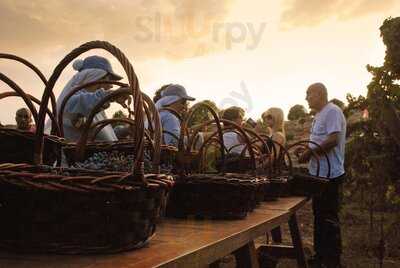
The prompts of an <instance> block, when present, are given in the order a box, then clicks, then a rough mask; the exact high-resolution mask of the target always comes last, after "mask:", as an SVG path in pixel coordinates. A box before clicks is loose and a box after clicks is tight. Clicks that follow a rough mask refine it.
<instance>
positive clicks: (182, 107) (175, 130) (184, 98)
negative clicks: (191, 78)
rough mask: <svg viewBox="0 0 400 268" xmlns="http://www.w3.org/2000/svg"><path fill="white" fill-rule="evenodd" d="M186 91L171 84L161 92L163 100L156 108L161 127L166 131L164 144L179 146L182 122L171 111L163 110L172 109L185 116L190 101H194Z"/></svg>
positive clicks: (159, 101)
mask: <svg viewBox="0 0 400 268" xmlns="http://www.w3.org/2000/svg"><path fill="white" fill-rule="evenodd" d="M194 100H195V98H193V97H190V96H189V95H188V94H187V92H186V89H185V88H184V87H183V86H181V85H177V84H171V85H169V86H167V87H166V88H165V89H163V90H162V91H161V98H160V99H159V100H158V101H157V102H156V108H157V110H158V111H159V113H160V120H161V125H162V128H163V131H164V135H163V139H164V144H167V145H173V146H177V145H178V139H177V138H178V137H179V136H180V133H181V122H180V121H179V118H178V117H177V116H176V115H175V114H173V113H172V112H171V111H168V110H163V108H170V109H172V110H174V111H176V112H177V113H178V114H183V113H184V112H185V111H186V110H187V107H188V103H187V102H188V101H194Z"/></svg>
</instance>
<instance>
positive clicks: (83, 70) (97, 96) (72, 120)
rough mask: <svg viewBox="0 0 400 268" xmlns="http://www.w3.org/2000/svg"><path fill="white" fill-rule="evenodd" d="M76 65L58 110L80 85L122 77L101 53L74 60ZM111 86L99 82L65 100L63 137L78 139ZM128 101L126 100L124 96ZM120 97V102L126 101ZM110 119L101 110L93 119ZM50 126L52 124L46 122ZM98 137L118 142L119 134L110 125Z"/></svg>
mask: <svg viewBox="0 0 400 268" xmlns="http://www.w3.org/2000/svg"><path fill="white" fill-rule="evenodd" d="M73 68H74V69H75V70H76V71H78V73H76V74H75V75H74V76H73V77H72V78H71V80H70V81H69V82H68V83H67V85H66V86H65V87H64V89H63V91H62V92H61V94H60V96H59V97H58V99H57V112H60V108H61V103H62V102H63V100H64V98H65V97H66V96H67V95H68V94H69V93H70V92H71V91H72V90H73V89H74V88H76V87H77V86H80V85H83V84H86V83H91V82H96V81H100V80H102V81H103V80H104V81H107V80H111V81H118V80H121V79H122V77H121V76H120V75H118V74H116V73H115V72H114V71H113V69H112V67H111V64H110V62H109V61H108V60H107V59H106V58H104V57H100V56H89V57H87V58H85V59H84V60H80V59H78V60H76V61H75V62H74V63H73ZM111 88H112V86H111V85H108V84H98V85H94V86H90V87H86V88H85V89H82V90H80V91H78V92H77V93H75V94H74V95H73V96H72V97H71V98H70V99H69V100H68V102H67V103H66V105H65V110H64V114H63V122H64V123H63V130H64V137H65V138H66V139H67V140H69V141H77V140H78V139H79V138H80V136H81V131H82V129H81V126H82V125H83V122H84V120H85V118H86V117H87V116H89V114H90V112H91V111H92V109H93V108H94V107H95V106H96V104H97V103H99V102H100V101H101V100H102V99H103V98H104V97H105V96H107V95H108V94H109V93H110V92H111V91H110V89H111ZM124 100H125V99H124ZM124 100H122V99H119V100H118V102H120V103H121V102H124ZM104 119H107V116H106V114H105V111H104V110H102V111H100V112H99V113H98V114H96V116H95V117H94V119H93V122H98V121H102V120H104ZM47 125H50V124H47ZM96 140H101V141H116V140H118V138H117V136H116V135H115V133H114V130H113V128H112V127H111V126H106V127H105V128H103V129H102V130H101V131H100V133H99V134H98V135H97V137H96Z"/></svg>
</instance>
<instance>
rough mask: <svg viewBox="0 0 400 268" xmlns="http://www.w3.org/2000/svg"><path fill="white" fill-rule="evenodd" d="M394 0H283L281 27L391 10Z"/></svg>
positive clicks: (292, 26)
mask: <svg viewBox="0 0 400 268" xmlns="http://www.w3.org/2000/svg"><path fill="white" fill-rule="evenodd" d="M395 3H396V1H395V0H385V1H376V0H353V1H347V0H285V2H284V4H285V6H286V8H285V10H284V11H283V13H282V15H281V26H282V27H283V28H296V27H299V26H315V25H318V24H320V23H321V22H323V21H325V20H328V19H332V18H334V19H337V20H344V19H351V18H355V17H362V16H365V15H368V14H371V13H383V12H387V11H391V10H392V9H393V7H394V6H395Z"/></svg>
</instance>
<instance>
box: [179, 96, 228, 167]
mask: <svg viewBox="0 0 400 268" xmlns="http://www.w3.org/2000/svg"><path fill="white" fill-rule="evenodd" d="M201 108H203V109H204V108H205V109H206V110H207V111H208V112H210V113H211V115H212V117H213V118H214V120H213V122H215V124H216V125H217V129H218V136H219V139H220V140H223V133H222V126H221V120H220V118H219V116H218V113H217V112H216V111H215V110H214V108H212V107H211V106H210V105H208V104H206V103H203V102H200V103H197V104H195V105H194V106H193V107H192V108H191V109H190V111H189V113H188V115H187V117H186V118H185V119H184V120H183V123H182V129H181V133H180V138H179V143H178V149H179V153H180V154H181V155H180V157H178V159H180V158H183V157H184V154H185V153H184V151H185V149H184V134H185V133H189V131H188V128H189V126H188V125H189V122H190V120H191V119H192V118H193V116H194V115H195V113H196V112H197V111H198V110H199V109H201ZM196 134H197V133H193V135H192V137H190V136H189V135H188V146H187V149H186V153H190V150H191V146H192V143H193V140H194V139H195V137H196ZM222 144H223V143H222ZM220 150H221V157H222V162H223V163H224V162H225V148H224V147H223V146H221V148H220Z"/></svg>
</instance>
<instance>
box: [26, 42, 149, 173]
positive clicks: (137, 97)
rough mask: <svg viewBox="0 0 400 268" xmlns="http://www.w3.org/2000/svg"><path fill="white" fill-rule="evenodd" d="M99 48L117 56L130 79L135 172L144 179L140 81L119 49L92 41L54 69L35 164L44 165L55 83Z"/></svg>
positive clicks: (41, 118)
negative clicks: (48, 114) (47, 116)
mask: <svg viewBox="0 0 400 268" xmlns="http://www.w3.org/2000/svg"><path fill="white" fill-rule="evenodd" d="M97 48H99V49H104V50H106V51H108V52H109V53H111V54H112V55H113V56H115V57H116V58H117V59H118V61H119V62H120V63H121V65H122V67H123V68H124V70H125V73H126V75H127V77H128V83H129V87H130V90H131V92H132V95H133V101H134V109H135V111H134V112H135V119H136V129H135V133H134V134H135V135H134V138H135V149H134V150H135V151H134V155H135V156H136V161H135V167H134V170H135V175H137V176H140V177H141V178H142V179H143V178H144V174H143V173H144V165H143V153H144V140H143V136H144V135H143V132H144V122H143V101H142V94H140V88H139V81H138V79H137V76H136V74H135V71H134V69H133V67H132V65H131V64H130V62H129V60H128V58H127V57H126V56H125V55H124V54H123V53H122V51H121V50H119V49H118V48H117V47H115V46H113V45H112V44H110V43H108V42H105V41H92V42H88V43H85V44H83V45H81V46H80V47H78V48H76V49H74V50H73V51H71V52H70V53H69V54H68V55H67V56H65V57H64V59H63V60H61V62H60V63H59V64H58V65H57V66H56V68H55V69H54V71H53V74H52V75H51V76H50V78H49V80H48V83H47V86H46V89H45V91H44V93H43V96H42V105H41V107H40V111H39V124H38V129H37V133H36V142H35V156H34V160H35V163H36V164H41V163H43V145H44V141H43V132H44V120H45V110H46V109H45V107H47V104H48V102H49V98H50V95H51V93H52V91H53V88H54V85H55V83H56V82H57V80H58V78H59V77H60V75H61V73H62V71H63V70H64V69H65V67H66V66H67V65H68V64H69V63H70V62H72V61H73V60H74V59H75V58H76V57H78V56H80V55H81V54H83V53H85V52H87V51H89V50H91V49H97Z"/></svg>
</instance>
